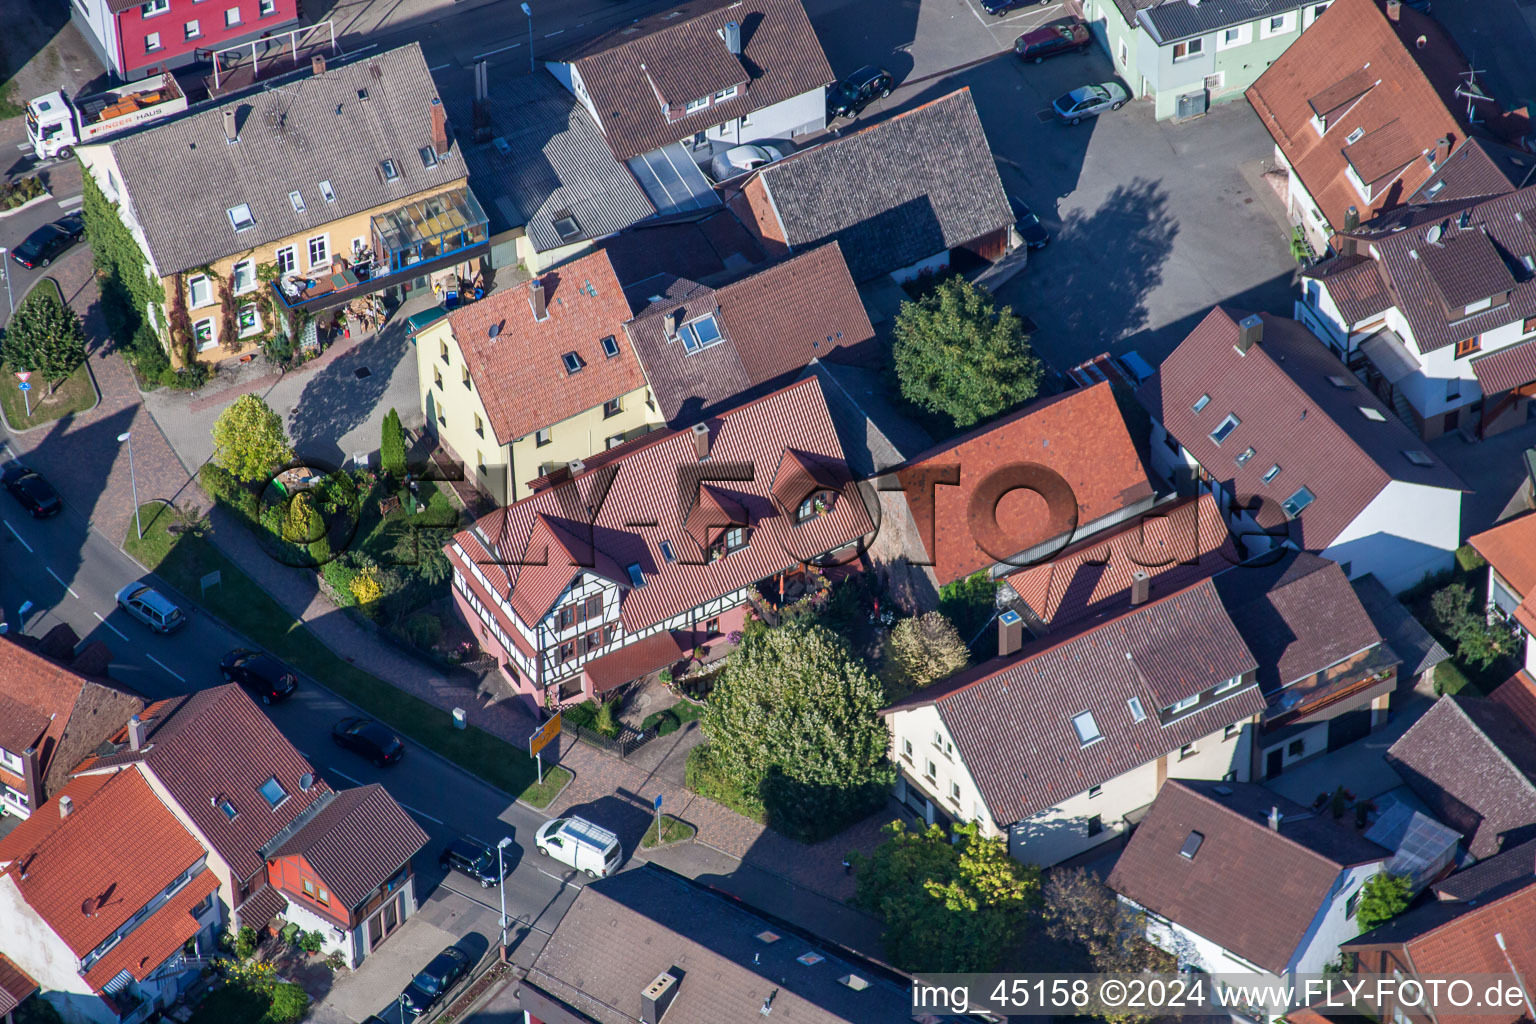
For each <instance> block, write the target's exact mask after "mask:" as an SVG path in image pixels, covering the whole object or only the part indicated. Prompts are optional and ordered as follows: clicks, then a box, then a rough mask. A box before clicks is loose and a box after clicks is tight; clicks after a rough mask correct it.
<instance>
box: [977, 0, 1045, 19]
mask: <svg viewBox="0 0 1536 1024" xmlns="http://www.w3.org/2000/svg"><path fill="white" fill-rule="evenodd" d="M1052 2H1053V0H981V9H982V10H984V11H986V12H987V13H988V14H991V15H994V16H996V15H999V14H1007V13H1008V12H1009V11H1014V10H1018V9H1019V8H1020V7H1033V6H1035V5H1036V4H1039V5H1040V6H1041V7H1044V6H1045V5H1046V4H1048V3H1052Z"/></svg>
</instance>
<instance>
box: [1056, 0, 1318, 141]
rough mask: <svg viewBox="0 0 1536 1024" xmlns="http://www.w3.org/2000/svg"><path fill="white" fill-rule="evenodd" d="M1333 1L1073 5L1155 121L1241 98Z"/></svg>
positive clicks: (1144, 0) (1108, 0)
mask: <svg viewBox="0 0 1536 1024" xmlns="http://www.w3.org/2000/svg"><path fill="white" fill-rule="evenodd" d="M1331 2H1332V0H1080V6H1081V9H1082V17H1083V20H1084V21H1086V22H1088V25H1089V27H1090V28H1091V29H1092V30H1093V34H1094V37H1095V38H1096V39H1097V40H1098V41H1099V44H1100V45H1101V46H1103V47H1104V50H1105V52H1106V53H1108V54H1109V59H1110V60H1111V61H1113V62H1114V65H1115V71H1116V73H1117V74H1118V75H1119V76H1120V79H1121V80H1122V81H1123V82H1124V83H1125V85H1126V87H1127V88H1128V89H1129V90H1130V92H1131V94H1132V95H1133V96H1137V97H1140V98H1143V99H1150V100H1152V101H1153V104H1154V107H1155V111H1156V114H1155V116H1156V117H1157V119H1158V120H1160V121H1161V120H1165V119H1168V118H1186V117H1196V116H1199V115H1200V114H1203V113H1205V112H1206V110H1208V109H1209V108H1210V107H1211V106H1213V105H1215V104H1217V103H1226V102H1230V101H1232V100H1238V99H1241V98H1242V96H1243V90H1245V89H1247V88H1248V87H1249V86H1250V85H1252V84H1253V83H1254V80H1255V79H1257V78H1258V77H1259V76H1260V75H1261V74H1263V73H1264V72H1265V70H1266V69H1268V67H1269V66H1270V64H1272V63H1274V61H1275V59H1276V58H1277V57H1279V56H1280V54H1282V53H1284V52H1285V48H1286V47H1287V46H1290V45H1291V43H1292V42H1294V41H1295V40H1296V39H1297V38H1299V37H1300V35H1301V33H1302V32H1304V31H1306V30H1307V29H1309V28H1311V27H1312V23H1313V22H1314V21H1316V20H1317V17H1318V15H1320V14H1322V13H1323V11H1324V10H1326V9H1327V8H1328V4H1329V3H1331Z"/></svg>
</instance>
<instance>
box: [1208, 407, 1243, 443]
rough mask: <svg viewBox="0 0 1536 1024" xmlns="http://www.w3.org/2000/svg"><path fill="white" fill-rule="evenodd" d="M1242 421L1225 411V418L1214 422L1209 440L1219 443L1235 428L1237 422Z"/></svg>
mask: <svg viewBox="0 0 1536 1024" xmlns="http://www.w3.org/2000/svg"><path fill="white" fill-rule="evenodd" d="M1242 422H1243V421H1242V420H1240V419H1238V418H1237V417H1236V416H1235V415H1233V414H1232V413H1227V418H1226V419H1224V420H1222V421H1221V422H1220V423H1218V424H1216V429H1215V430H1213V431H1211V440H1212V441H1215V442H1216V443H1217V444H1221V442H1223V441H1225V440H1226V439H1227V438H1228V437H1229V436H1230V435H1231V433H1232V431H1234V430H1236V429H1237V426H1238V424H1240V423H1242Z"/></svg>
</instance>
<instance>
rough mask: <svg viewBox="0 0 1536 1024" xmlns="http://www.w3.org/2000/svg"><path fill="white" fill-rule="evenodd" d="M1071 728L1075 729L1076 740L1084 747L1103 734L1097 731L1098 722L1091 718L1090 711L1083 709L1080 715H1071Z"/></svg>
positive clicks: (1091, 713)
mask: <svg viewBox="0 0 1536 1024" xmlns="http://www.w3.org/2000/svg"><path fill="white" fill-rule="evenodd" d="M1072 728H1074V729H1076V730H1077V740H1078V742H1079V743H1081V744H1082V745H1083V746H1085V747H1086V746H1087V745H1088V744H1090V743H1093V742H1095V741H1097V740H1101V739H1103V738H1104V734H1103V733H1101V732H1099V723H1097V722H1095V721H1094V720H1093V712H1092V711H1084V712H1083V713H1082V714H1080V715H1073V716H1072Z"/></svg>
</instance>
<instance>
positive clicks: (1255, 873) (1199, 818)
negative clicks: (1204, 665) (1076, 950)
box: [1108, 779, 1392, 974]
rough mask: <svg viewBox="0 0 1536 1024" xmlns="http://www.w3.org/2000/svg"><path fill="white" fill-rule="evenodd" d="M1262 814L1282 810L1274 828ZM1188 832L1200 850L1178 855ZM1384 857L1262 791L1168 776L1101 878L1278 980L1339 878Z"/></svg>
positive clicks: (1329, 823) (1324, 820)
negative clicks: (1195, 837)
mask: <svg viewBox="0 0 1536 1024" xmlns="http://www.w3.org/2000/svg"><path fill="white" fill-rule="evenodd" d="M1223 790H1225V792H1222V791H1223ZM1271 808H1279V810H1280V812H1281V819H1280V828H1279V830H1278V831H1276V830H1274V829H1271V828H1270V827H1269V823H1268V817H1269V812H1270V810H1271ZM1195 832H1198V833H1199V834H1200V835H1201V836H1202V837H1203V839H1202V841H1201V842H1200V845H1199V848H1198V849H1197V850H1195V851H1194V856H1193V857H1185V856H1182V855H1181V854H1180V852H1179V851H1180V850H1181V848H1183V847H1184V845H1185V843H1186V842H1187V841H1188V839H1189V836H1190V834H1191V833H1195ZM1391 855H1392V854H1391V851H1390V850H1385V849H1383V848H1381V847H1379V846H1377V845H1376V844H1375V843H1372V842H1368V841H1366V840H1365V839H1363V838H1361V837H1360V836H1359V835H1357V834H1356V833H1355V832H1354V830H1352V829H1350V828H1348V827H1346V826H1343V825H1340V824H1339V823H1337V822H1335V821H1334V820H1333V819H1332V818H1330V817H1327V816H1319V815H1314V814H1311V813H1309V812H1308V811H1307V809H1306V808H1305V807H1302V806H1301V805H1299V804H1296V803H1294V802H1292V801H1290V800H1287V799H1286V798H1285V797H1283V796H1280V795H1279V794H1278V793H1275V792H1273V791H1271V790H1268V789H1265V788H1264V787H1262V786H1258V785H1255V784H1252V783H1244V782H1227V783H1222V782H1205V781H1195V780H1192V779H1169V780H1168V781H1167V782H1166V783H1164V785H1163V788H1162V789H1161V790H1159V791H1158V794H1157V799H1156V800H1155V801H1154V802H1153V804H1152V809H1151V810H1150V811H1148V812H1147V816H1146V817H1145V818H1143V819H1142V822H1141V825H1140V826H1138V827H1137V829H1136V834H1135V835H1133V836H1132V837H1131V841H1130V842H1129V843H1128V844H1127V845H1126V848H1125V851H1124V852H1123V853H1121V855H1120V859H1119V861H1117V862H1116V864H1115V868H1114V870H1113V871H1112V872H1111V873H1110V876H1109V880H1108V882H1109V886H1110V888H1112V889H1114V890H1115V891H1116V892H1118V893H1120V894H1121V895H1123V896H1125V897H1126V898H1128V899H1131V900H1134V901H1135V902H1136V903H1138V904H1140V905H1141V906H1143V907H1145V908H1146V909H1147V910H1149V911H1151V912H1152V913H1154V914H1158V915H1160V916H1162V917H1165V918H1167V919H1168V920H1170V921H1173V922H1174V923H1176V924H1179V925H1182V926H1183V927H1185V928H1188V929H1189V930H1190V931H1192V932H1194V933H1195V934H1196V935H1200V936H1203V937H1204V938H1206V939H1209V940H1210V941H1212V942H1214V943H1216V944H1217V945H1219V946H1221V947H1222V948H1223V949H1226V950H1228V951H1230V952H1233V953H1236V954H1237V955H1238V956H1240V957H1243V958H1244V959H1246V960H1249V961H1251V962H1253V963H1255V964H1257V965H1259V966H1260V967H1262V968H1264V969H1265V970H1267V971H1272V972H1274V973H1276V974H1282V973H1284V972H1285V970H1286V968H1287V967H1288V966H1293V964H1292V958H1293V957H1294V956H1295V955H1296V953H1297V952H1298V951H1299V950H1298V947H1300V946H1301V944H1302V942H1303V940H1304V939H1305V938H1306V937H1307V935H1308V933H1309V931H1310V929H1311V926H1312V922H1313V918H1314V917H1315V916H1316V915H1317V912H1318V910H1319V908H1321V907H1322V906H1323V904H1324V902H1325V901H1327V900H1329V899H1331V898H1332V896H1333V886H1334V883H1335V882H1336V881H1337V880H1338V877H1339V873H1340V872H1341V871H1343V870H1344V869H1345V868H1346V867H1350V866H1353V865H1356V864H1369V863H1371V862H1372V861H1380V860H1384V859H1386V858H1388V857H1390V856H1391Z"/></svg>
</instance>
